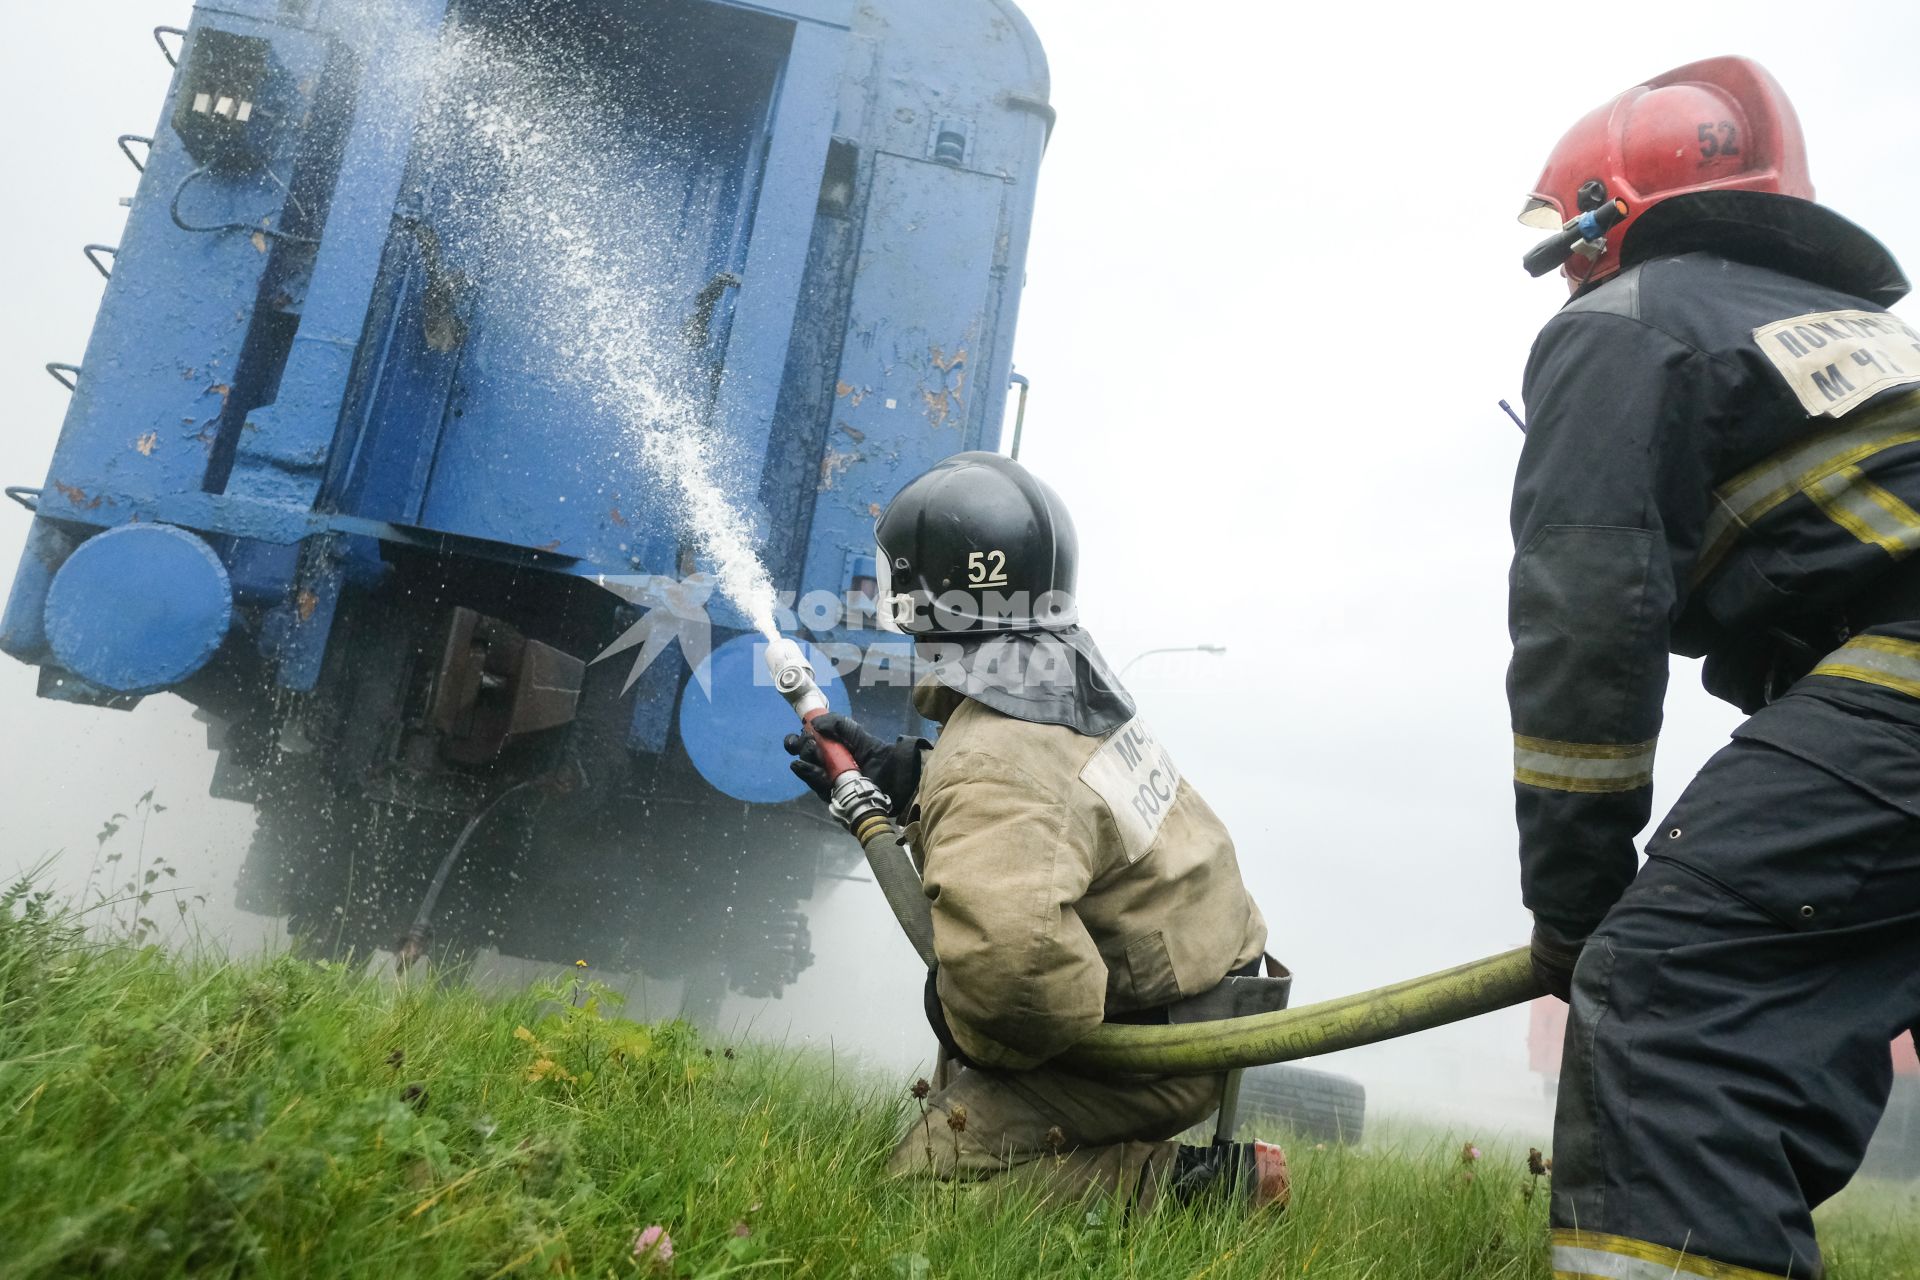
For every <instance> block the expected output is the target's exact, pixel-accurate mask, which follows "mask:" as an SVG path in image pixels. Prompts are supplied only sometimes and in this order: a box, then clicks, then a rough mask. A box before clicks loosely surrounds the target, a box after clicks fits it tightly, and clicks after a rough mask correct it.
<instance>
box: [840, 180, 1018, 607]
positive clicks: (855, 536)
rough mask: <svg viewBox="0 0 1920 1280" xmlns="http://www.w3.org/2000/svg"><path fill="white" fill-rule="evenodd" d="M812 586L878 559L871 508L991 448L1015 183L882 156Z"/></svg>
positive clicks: (858, 278) (852, 314) (851, 319)
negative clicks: (1006, 219) (1004, 255)
mask: <svg viewBox="0 0 1920 1280" xmlns="http://www.w3.org/2000/svg"><path fill="white" fill-rule="evenodd" d="M872 182H873V195H872V197H871V199H870V200H869V202H868V206H867V220H866V228H865V233H864V237H863V239H862V242H861V245H860V258H859V266H858V268H857V270H856V273H855V277H854V278H855V285H854V293H853V300H852V305H851V308H850V311H849V314H848V317H847V342H846V347H845V350H844V355H843V358H842V361H841V365H840V375H839V380H838V385H837V387H836V400H835V404H834V410H833V430H832V431H831V432H830V433H829V434H828V438H827V450H826V453H825V456H824V458H823V461H822V466H821V471H820V480H819V499H818V505H817V507H816V508H815V515H814V525H813V540H812V546H811V548H810V550H809V554H808V559H807V568H806V572H805V581H806V582H807V583H809V584H811V585H813V586H815V587H824V588H826V589H829V590H836V591H837V590H841V589H844V587H845V585H846V580H847V578H848V574H849V559H848V558H849V556H850V555H856V554H866V555H871V554H872V551H873V520H874V511H873V508H874V506H875V505H876V504H884V503H885V502H886V501H887V500H888V499H890V498H891V497H892V496H893V494H895V493H896V492H898V491H899V490H900V489H901V488H902V487H904V486H905V485H906V483H907V481H909V480H911V479H913V478H914V477H915V476H917V475H919V474H920V473H921V472H923V471H925V470H926V469H927V468H929V467H931V466H932V465H933V464H934V463H935V462H938V461H939V460H940V459H942V458H945V457H948V456H950V455H952V454H955V453H960V452H962V451H964V450H967V449H973V448H978V447H980V444H981V441H982V435H983V429H984V425H985V424H984V423H983V422H982V420H981V414H980V413H979V412H978V411H977V405H978V402H982V401H985V402H991V401H992V400H993V398H994V397H993V396H992V394H991V392H992V391H993V388H992V387H991V386H989V385H985V383H984V380H983V379H981V378H979V377H978V376H977V374H976V370H979V369H983V368H990V367H992V366H993V364H994V355H995V350H994V349H995V345H996V343H997V342H998V341H1000V340H1002V339H1003V338H1004V337H1006V336H1010V335H1002V334H1000V333H999V332H998V329H997V325H996V321H997V320H998V318H999V312H998V293H999V289H998V285H999V281H998V278H997V271H996V267H997V259H998V257H999V255H1000V247H1001V243H1002V238H1001V235H1000V226H1001V222H1002V218H1003V216H1004V206H1005V203H1006V200H1007V194H1008V189H1009V188H1008V183H1007V182H1006V181H1005V180H1004V179H1002V178H999V177H996V176H994V175H991V174H983V173H974V172H971V171H969V170H966V169H959V168H954V167H951V166H948V165H944V164H935V163H931V162H928V161H924V160H920V159H917V158H910V157H905V156H894V155H883V156H881V157H879V158H878V160H877V161H876V162H875V164H874V171H873V179H872Z"/></svg>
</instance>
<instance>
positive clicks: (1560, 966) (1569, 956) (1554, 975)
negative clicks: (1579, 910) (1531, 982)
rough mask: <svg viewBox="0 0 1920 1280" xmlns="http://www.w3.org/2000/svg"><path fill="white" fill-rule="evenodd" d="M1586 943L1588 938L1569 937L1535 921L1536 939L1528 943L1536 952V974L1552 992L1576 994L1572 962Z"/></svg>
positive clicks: (1562, 995) (1565, 995)
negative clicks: (1574, 991) (1574, 992)
mask: <svg viewBox="0 0 1920 1280" xmlns="http://www.w3.org/2000/svg"><path fill="white" fill-rule="evenodd" d="M1586 945H1587V940H1586V939H1585V938H1574V939H1571V940H1569V939H1568V938H1567V937H1566V936H1565V935H1563V934H1562V933H1561V932H1560V931H1559V930H1558V929H1555V928H1554V927H1553V926H1551V925H1549V924H1545V923H1542V922H1541V921H1538V920H1536V921H1534V922H1533V941H1532V942H1530V943H1529V944H1528V950H1529V951H1531V952H1532V954H1533V976H1534V977H1535V978H1537V979H1538V980H1539V982H1540V985H1541V986H1542V987H1545V988H1546V990H1547V993H1548V994H1549V995H1555V996H1558V997H1560V999H1562V1000H1571V999H1572V998H1573V966H1574V965H1575V964H1576V963H1578V962H1579V960H1580V952H1581V951H1582V950H1583V949H1585V947H1586Z"/></svg>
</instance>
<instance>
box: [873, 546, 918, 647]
mask: <svg viewBox="0 0 1920 1280" xmlns="http://www.w3.org/2000/svg"><path fill="white" fill-rule="evenodd" d="M873 565H874V573H873V580H874V588H873V592H874V598H873V607H874V621H875V623H876V624H877V625H878V626H879V628H880V629H881V630H882V631H891V632H892V633H893V634H894V635H897V636H898V635H905V634H907V626H908V624H910V623H911V622H912V621H913V597H912V596H909V595H895V594H894V590H893V557H892V556H890V555H888V554H887V549H886V548H885V547H880V546H876V547H875V548H874V556H873Z"/></svg>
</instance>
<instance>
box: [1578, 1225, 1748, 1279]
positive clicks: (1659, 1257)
mask: <svg viewBox="0 0 1920 1280" xmlns="http://www.w3.org/2000/svg"><path fill="white" fill-rule="evenodd" d="M1549 1239H1550V1241H1551V1243H1552V1245H1553V1275H1554V1280H1675V1277H1680V1276H1694V1277H1699V1278H1700V1280H1785V1277H1782V1276H1778V1275H1775V1274H1774V1273H1773V1272H1771V1271H1755V1270H1753V1269H1752V1268H1751V1267H1736V1266H1734V1265H1733V1264H1732V1263H1727V1262H1715V1261H1713V1260H1712V1259H1711V1258H1701V1257H1696V1256H1694V1255H1692V1254H1688V1253H1683V1252H1681V1251H1680V1250H1678V1249H1669V1248H1666V1247H1665V1246H1663V1245H1657V1244H1648V1243H1647V1242H1646V1241H1645V1240H1634V1239H1631V1238H1629V1237H1627V1236H1612V1235H1605V1234H1603V1233H1601V1232H1598V1231H1581V1230H1579V1229H1578V1228H1574V1227H1556V1228H1554V1230H1553V1232H1552V1235H1551V1236H1550V1237H1549Z"/></svg>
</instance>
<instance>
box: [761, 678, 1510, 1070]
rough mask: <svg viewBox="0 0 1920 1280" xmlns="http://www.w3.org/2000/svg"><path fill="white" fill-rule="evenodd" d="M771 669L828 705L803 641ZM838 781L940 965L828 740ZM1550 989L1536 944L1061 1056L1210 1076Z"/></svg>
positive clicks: (1112, 1031)
mask: <svg viewBox="0 0 1920 1280" xmlns="http://www.w3.org/2000/svg"><path fill="white" fill-rule="evenodd" d="M767 668H768V670H769V671H770V672H771V673H772V676H773V682H774V686H775V687H776V688H778V689H779V690H780V693H781V695H782V696H783V697H785V698H786V700H787V701H788V703H790V704H791V705H792V707H793V709H794V711H795V712H796V713H798V714H799V716H800V719H801V721H802V722H803V723H805V724H806V725H807V726H808V731H809V732H811V731H812V725H813V721H814V720H815V719H817V718H818V717H819V716H821V715H823V714H824V713H825V712H826V710H827V701H826V698H825V696H824V695H822V694H821V692H820V687H819V684H818V682H817V681H816V680H815V678H814V672H813V667H812V665H811V664H810V663H809V662H808V661H807V658H806V655H805V654H804V653H803V652H802V651H801V649H800V646H799V645H797V644H795V643H794V642H793V641H791V640H781V641H779V642H778V643H777V644H773V645H770V646H769V647H768V650H767ZM817 741H818V742H819V747H820V757H821V760H822V762H823V763H824V764H825V765H826V770H827V776H828V778H829V779H830V780H831V784H832V798H831V800H830V801H829V807H830V808H831V809H832V811H833V814H834V817H836V818H838V819H839V820H840V822H841V823H842V824H844V825H845V826H846V828H847V830H848V831H850V832H852V833H853V836H854V838H855V839H856V840H858V841H859V842H860V847H861V849H862V850H863V851H864V852H865V853H866V856H867V866H868V867H869V868H871V870H872V872H873V878H874V882H875V883H876V884H878V885H879V886H880V892H881V893H882V894H883V895H884V896H885V897H886V900H887V905H888V906H889V907H891V908H892V909H893V913H894V916H895V918H896V919H898V920H899V922H900V927H901V929H902V930H903V931H904V932H905V933H906V935H907V940H908V941H909V942H911V943H912V944H913V949H914V950H915V951H916V952H918V953H919V956H920V959H921V960H922V961H923V962H924V963H925V964H926V965H927V966H928V967H929V968H931V967H932V966H933V964H934V952H933V904H932V903H931V902H929V901H928V900H927V896H926V894H925V892H924V891H923V890H922V888H921V884H920V875H919V872H918V871H917V870H916V869H915V868H914V865H913V862H912V860H911V859H910V858H909V857H908V855H907V853H906V850H905V849H904V848H903V847H902V846H901V843H900V833H899V831H898V829H897V828H895V826H894V824H893V819H892V817H891V816H890V805H889V802H888V800H887V797H886V796H885V795H883V794H882V793H881V791H880V789H879V788H878V787H876V786H875V785H874V784H873V782H872V780H871V779H868V778H867V777H865V776H864V775H863V774H861V772H860V770H859V767H858V766H857V765H856V764H855V763H854V760H853V756H852V754H851V753H850V752H848V751H847V749H846V748H845V747H844V746H842V745H841V744H839V743H837V742H834V741H831V740H829V739H827V738H817ZM1542 994H1544V992H1543V990H1542V989H1541V987H1540V985H1539V983H1538V982H1536V981H1535V979H1534V976H1533V968H1532V964H1531V962H1530V960H1529V958H1528V955H1527V949H1526V948H1525V947H1521V948H1518V949H1517V950H1513V951H1508V952H1506V953H1504V954H1502V955H1497V956H1490V957H1488V958H1487V959H1484V960H1476V961H1474V962H1472V963H1471V964H1463V965H1460V966H1458V967H1456V968H1452V969H1446V970H1443V971H1441V972H1439V973H1432V974H1427V975H1425V976H1423V977H1418V978H1409V979H1408V980H1406V981H1404V982H1397V983H1394V984H1393V985H1391V986H1386V987H1379V988H1376V989H1374V990H1372V991H1362V992H1359V993H1357V994H1354V995H1350V996H1342V997H1340V998H1339V999H1337V1000H1327V1001H1323V1002H1322V1003H1320V1004H1311V1005H1304V1006H1302V1007H1301V1008H1298V1009H1280V1010H1276V1011H1274V1012H1271V1013H1258V1014H1252V1015H1248V1016H1245V1017H1238V1018H1223V1019H1220V1020H1219V1021H1215V1022H1190V1023H1182V1024H1177V1025H1166V1026H1138V1025H1133V1024H1120V1023H1111V1022H1110V1023H1106V1024H1104V1025H1102V1026H1100V1027H1098V1028H1096V1029H1095V1030H1094V1031H1093V1032H1092V1033H1090V1034H1089V1035H1087V1036H1086V1037H1084V1038H1083V1039H1081V1040H1080V1041H1078V1042H1077V1043H1075V1044H1074V1045H1073V1046H1072V1047H1071V1048H1069V1049H1067V1050H1066V1051H1065V1052H1063V1053H1061V1054H1060V1055H1059V1056H1058V1057H1057V1058H1055V1059H1054V1062H1056V1063H1058V1064H1059V1065H1060V1066H1062V1067H1066V1068H1068V1069H1071V1070H1075V1071H1085V1072H1089V1073H1096V1074H1109V1073H1112V1074H1121V1073H1124V1074H1128V1075H1208V1074H1211V1073H1214V1072H1219V1071H1235V1070H1239V1069H1241V1068H1245V1067H1257V1066H1262V1065H1265V1064H1267V1063H1273V1062H1291V1061H1294V1060H1296V1059H1299V1058H1311V1057H1317V1056H1318V1055H1320V1054H1323V1053H1333V1052H1336V1051H1338V1050H1341V1049H1354V1048H1358V1047H1360V1046H1361V1045H1369V1044H1378V1043H1379V1042H1380V1041H1383V1040H1393V1039H1397V1038H1398V1037H1400V1036H1406V1035H1412V1034H1414V1033H1415V1032H1418V1031H1429V1030H1432V1029H1433V1028H1435V1027H1443V1026H1447V1025H1449V1024H1451V1023H1455V1022H1464V1021H1466V1020H1467V1019H1468V1018H1476V1017H1479V1016H1480V1015H1481V1014H1483V1013H1494V1012H1496V1011H1498V1010H1501V1009H1507V1008H1511V1007H1512V1006H1514V1005H1518V1004H1525V1003H1526V1002H1527V1001H1529V1000H1532V999H1534V998H1535V997H1536V996H1539V995H1542Z"/></svg>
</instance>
